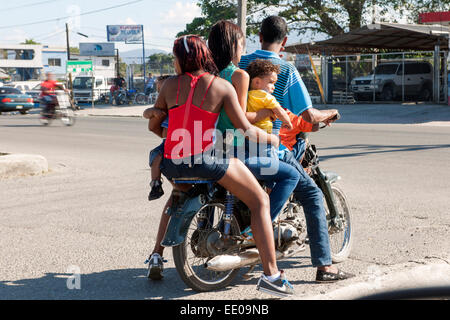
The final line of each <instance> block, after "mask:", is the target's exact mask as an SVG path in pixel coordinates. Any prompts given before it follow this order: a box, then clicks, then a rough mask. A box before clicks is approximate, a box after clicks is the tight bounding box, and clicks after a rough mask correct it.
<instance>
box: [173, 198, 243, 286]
mask: <svg viewBox="0 0 450 320" xmlns="http://www.w3.org/2000/svg"><path fill="white" fill-rule="evenodd" d="M224 209H225V207H224V206H223V205H222V204H207V205H205V206H203V207H202V208H201V209H200V210H199V211H198V212H197V213H196V215H195V216H194V218H193V219H192V222H191V224H190V226H189V231H188V234H187V236H186V240H185V242H183V243H182V244H180V245H179V246H176V247H174V248H173V259H174V262H175V266H176V268H177V271H178V274H179V275H180V277H181V279H182V280H183V281H184V283H186V284H187V285H188V286H189V287H191V288H192V289H194V290H195V291H199V292H202V291H212V290H218V289H221V288H224V287H226V286H227V285H229V284H230V283H231V281H233V279H234V278H235V277H236V276H237V274H238V272H239V269H234V270H230V271H224V272H217V271H212V270H208V269H206V267H205V265H206V262H207V261H208V260H210V259H211V258H213V257H215V256H217V255H219V254H223V253H228V254H231V253H233V252H232V249H228V250H227V249H225V247H226V246H224V245H223V242H222V240H221V229H222V223H223V221H222V215H223V213H224ZM231 234H232V235H236V236H237V235H239V234H240V231H239V225H238V222H237V221H236V219H234V216H233V220H232V223H231Z"/></svg>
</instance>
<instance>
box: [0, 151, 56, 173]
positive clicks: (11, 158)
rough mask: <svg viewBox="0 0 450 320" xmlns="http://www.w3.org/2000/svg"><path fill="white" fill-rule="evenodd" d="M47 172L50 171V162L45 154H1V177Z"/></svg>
mask: <svg viewBox="0 0 450 320" xmlns="http://www.w3.org/2000/svg"><path fill="white" fill-rule="evenodd" d="M46 172H48V162H47V159H45V158H44V157H43V156H40V155H33V154H8V155H3V156H0V179H8V178H13V177H24V176H35V175H40V174H43V173H46Z"/></svg>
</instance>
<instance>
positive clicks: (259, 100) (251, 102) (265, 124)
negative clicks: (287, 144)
mask: <svg viewBox="0 0 450 320" xmlns="http://www.w3.org/2000/svg"><path fill="white" fill-rule="evenodd" d="M279 106H280V104H279V103H278V101H277V99H276V98H275V97H274V96H273V95H271V94H270V93H268V92H266V91H264V90H250V91H249V93H248V100H247V111H248V112H256V111H259V110H261V109H273V108H276V107H279ZM253 125H254V126H256V127H258V128H261V129H263V130H264V131H266V132H267V133H272V127H273V124H272V121H271V120H270V117H267V118H265V119H263V120H261V121H258V122H257V123H254V124H253Z"/></svg>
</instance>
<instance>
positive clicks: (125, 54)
mask: <svg viewBox="0 0 450 320" xmlns="http://www.w3.org/2000/svg"><path fill="white" fill-rule="evenodd" d="M155 53H168V52H167V51H164V50H159V49H145V56H146V57H148V56H151V55H152V54H155ZM119 56H120V58H121V59H122V61H123V62H126V63H142V49H135V50H130V51H120V52H119Z"/></svg>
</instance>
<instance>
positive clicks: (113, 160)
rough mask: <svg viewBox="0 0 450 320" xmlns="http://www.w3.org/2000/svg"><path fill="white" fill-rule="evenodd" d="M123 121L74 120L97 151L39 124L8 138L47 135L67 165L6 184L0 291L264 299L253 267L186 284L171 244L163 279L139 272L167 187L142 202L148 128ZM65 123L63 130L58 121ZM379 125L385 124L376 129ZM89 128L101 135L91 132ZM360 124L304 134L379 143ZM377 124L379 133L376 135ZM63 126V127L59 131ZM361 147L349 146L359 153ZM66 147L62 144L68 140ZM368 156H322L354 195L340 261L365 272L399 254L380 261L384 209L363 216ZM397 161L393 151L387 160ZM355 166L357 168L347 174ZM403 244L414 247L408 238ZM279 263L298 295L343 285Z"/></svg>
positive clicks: (50, 148)
mask: <svg viewBox="0 0 450 320" xmlns="http://www.w3.org/2000/svg"><path fill="white" fill-rule="evenodd" d="M80 120H81V119H80ZM124 120H125V119H99V118H89V119H85V120H81V121H80V123H81V126H80V128H83V126H86V127H85V129H83V131H81V132H80V134H86V133H87V132H86V131H89V130H92V131H93V132H92V131H91V132H90V134H92V136H91V140H90V141H89V143H92V144H93V145H94V146H97V145H102V146H104V149H103V151H102V153H101V154H98V153H96V152H95V148H94V147H93V146H90V147H88V148H87V149H86V147H85V146H84V145H85V144H84V143H83V141H79V142H77V143H74V142H73V141H72V142H71V143H72V145H73V146H72V147H75V148H79V149H81V150H82V151H83V154H84V155H85V157H84V158H79V157H78V156H77V155H70V154H69V155H67V154H63V152H61V149H60V148H61V147H62V148H65V146H66V144H67V140H68V139H69V141H70V139H75V137H73V135H72V134H70V135H69V136H68V137H64V142H63V143H61V141H59V139H56V140H55V141H54V143H47V141H48V140H46V139H40V135H41V134H42V133H41V132H42V131H39V130H40V129H38V128H34V129H33V130H37V131H34V132H32V133H33V134H34V135H36V136H33V138H32V139H31V140H27V139H19V141H16V142H18V143H20V147H25V148H35V147H36V146H35V145H34V144H33V143H35V142H36V141H45V143H43V144H41V145H40V146H39V148H38V149H40V150H43V151H45V153H46V154H48V155H49V156H50V157H52V159H53V160H52V161H54V162H55V163H63V164H65V163H66V164H68V165H67V166H66V167H62V168H57V169H58V170H55V171H54V172H53V173H52V174H50V175H46V176H44V177H41V178H38V177H33V178H29V179H19V180H15V181H8V185H7V189H8V190H10V191H11V192H9V194H8V196H4V195H3V194H2V199H1V200H2V201H1V203H2V204H7V205H9V208H8V210H7V212H8V214H6V215H2V217H1V219H3V221H2V223H1V225H2V226H5V225H6V226H7V228H6V227H4V229H3V230H2V232H1V234H2V235H3V236H2V243H5V244H7V245H5V246H4V247H3V249H2V250H3V252H2V255H3V256H8V257H10V258H9V259H8V261H3V262H2V268H1V269H2V270H3V271H2V280H3V279H5V280H8V281H9V282H8V285H1V286H0V288H1V289H0V292H1V294H0V295H1V296H5V295H6V296H8V295H17V296H26V297H41V298H55V297H56V298H57V297H66V298H71V297H72V298H82V299H95V298H111V299H127V298H138V299H140V298H150V299H160V298H163V299H172V298H175V299H176V298H184V299H223V298H226V299H235V298H236V294H237V293H238V294H239V296H241V297H242V296H244V297H248V298H249V299H252V298H256V299H259V298H267V297H268V296H267V295H264V294H260V293H257V292H256V291H255V285H256V281H257V277H258V275H259V274H260V272H261V270H260V269H257V270H256V271H255V272H254V273H253V276H254V277H253V278H251V279H250V280H248V281H245V280H243V279H242V278H240V277H239V278H238V279H236V281H235V282H234V283H233V286H230V287H229V288H226V289H224V290H221V291H218V292H214V293H202V294H198V293H195V292H192V290H190V289H187V288H186V286H185V285H184V283H182V282H181V281H180V279H179V277H178V275H177V273H176V270H175V269H174V265H173V261H171V260H172V259H171V257H170V250H167V251H166V254H165V255H166V257H168V258H169V263H168V264H167V269H166V270H167V272H166V278H165V280H164V281H162V282H159V283H155V282H149V281H148V280H147V279H146V278H145V266H144V265H143V260H144V259H145V258H146V257H147V255H148V253H149V250H150V249H151V247H152V246H153V244H154V236H155V235H156V226H157V222H158V219H159V215H160V214H161V210H162V206H163V204H164V202H165V200H166V199H167V194H168V193H169V192H170V188H167V187H166V186H165V187H164V188H165V189H166V188H167V189H168V190H167V193H166V195H165V196H164V197H163V198H162V199H160V200H158V201H154V202H151V203H149V202H148V201H146V196H147V192H148V189H147V188H148V186H147V184H148V171H147V172H146V171H145V170H146V164H145V161H142V157H144V156H145V157H146V154H147V152H148V149H149V148H151V147H148V146H147V143H148V141H149V140H147V139H146V137H148V136H147V133H146V131H145V130H142V128H140V125H141V123H142V122H141V121H140V119H131V120H125V121H124ZM144 125H145V123H144ZM118 128H120V129H118ZM144 128H145V127H144ZM10 129H11V128H10ZM64 129H66V128H61V130H64ZM387 129H389V127H386V128H384V129H383V130H384V131H386V130H387ZM97 130H98V131H99V132H100V133H96V131H97ZM117 130H120V131H121V132H124V134H123V135H127V136H130V137H131V138H130V139H127V138H123V137H122V136H121V135H118V136H117V137H116V139H112V142H109V143H105V140H108V139H110V136H109V134H108V131H111V135H115V133H114V132H117ZM366 130H367V126H364V127H363V128H360V129H357V128H353V127H347V126H338V125H336V126H335V127H334V128H330V130H328V129H327V130H324V131H322V132H321V133H318V134H315V135H313V137H312V139H314V142H316V140H317V142H316V143H317V145H318V146H319V147H320V146H322V145H323V146H324V147H334V146H345V145H344V144H342V142H345V141H347V144H351V143H353V142H352V141H354V140H355V136H356V137H361V138H364V135H366V137H365V138H364V139H362V140H364V141H365V143H368V142H370V141H371V139H373V142H371V143H379V142H377V139H379V137H377V135H375V137H377V138H374V134H367V132H366ZM383 130H381V131H380V132H379V133H378V135H381V136H383V133H382V132H383ZM394 131H396V130H394ZM413 131H414V130H413ZM65 133H66V132H64V131H63V134H65ZM325 134H326V135H328V136H326V135H325ZM140 135H142V136H140ZM407 136H409V137H410V138H414V137H413V136H412V137H411V136H410V135H407ZM51 137H53V135H52V136H51ZM135 137H137V138H138V139H135ZM139 137H141V138H139ZM22 138H23V137H22ZM52 139H53V138H52ZM135 140H137V141H139V142H134V143H136V145H134V144H133V141H135ZM400 140H401V141H403V142H402V143H404V144H407V143H408V142H407V141H406V142H405V141H404V140H405V138H402V139H400ZM108 141H109V140H108ZM154 142H155V144H154V145H156V143H158V142H159V139H154ZM338 142H339V143H340V144H338ZM357 143H358V144H359V143H361V142H357ZM78 144H80V145H78ZM130 144H131V145H130ZM149 144H150V143H149ZM88 145H89V144H88ZM60 146H61V147H60ZM102 148H103V147H102ZM361 150H363V149H361ZM361 150H358V149H355V150H354V151H355V152H356V153H358V152H361ZM64 151H65V152H67V151H70V148H67V149H64ZM118 151H121V152H125V153H126V154H127V156H126V157H124V158H118V157H117V156H116V154H117V152H118ZM327 152H328V151H326V150H323V152H322V151H321V154H323V155H325V156H326V155H327ZM415 152H417V151H415ZM348 153H349V152H348V150H345V148H342V150H339V149H338V150H337V151H336V149H333V150H332V152H330V153H329V154H328V155H329V156H333V155H336V154H341V155H342V154H344V155H345V154H348ZM103 154H104V155H103ZM374 156H376V155H374V154H372V155H366V156H364V157H362V156H358V157H356V158H363V159H364V161H361V159H359V161H357V162H356V164H355V162H354V161H351V162H349V161H348V160H346V161H342V162H339V161H341V160H343V159H344V158H331V157H330V158H329V159H326V160H325V161H323V167H324V168H329V169H335V171H336V172H338V173H340V174H341V175H342V176H343V177H344V179H343V180H342V183H345V184H343V186H344V190H345V191H346V193H347V195H348V196H349V197H352V201H353V205H354V216H355V230H356V233H355V234H356V235H358V237H359V239H360V240H359V241H355V244H356V245H355V249H354V251H353V254H352V256H351V259H349V260H348V261H347V262H345V263H344V264H342V267H343V268H344V270H350V271H352V272H355V273H356V274H358V275H364V274H367V272H368V270H371V269H369V267H370V266H371V264H372V263H373V262H375V263H379V264H380V263H386V264H389V263H391V262H392V263H393V261H397V260H398V259H397V260H395V259H394V260H392V259H391V260H390V261H389V259H387V260H386V261H384V260H383V259H382V257H383V255H385V254H386V252H387V251H390V250H392V249H389V245H391V243H396V242H398V240H395V239H393V238H392V237H393V236H392V235H389V234H383V226H386V225H387V222H386V219H385V217H383V215H382V214H375V215H373V217H371V219H372V220H373V221H372V220H370V219H369V222H370V223H371V224H366V221H367V214H366V213H365V212H361V211H364V209H365V208H366V207H368V208H372V207H373V209H374V212H378V211H381V209H382V208H383V206H382V202H381V204H380V202H379V197H378V196H376V195H375V194H373V195H372V194H371V193H369V194H361V192H360V190H362V189H361V186H363V187H365V186H366V185H365V184H364V183H365V181H364V180H365V179H361V180H358V177H359V176H364V175H368V176H370V174H369V173H370V171H368V170H367V167H370V166H371V165H372V161H369V158H372V157H374ZM347 159H348V157H347ZM124 160H126V161H125V162H124ZM395 161H396V160H395V159H393V162H395ZM375 162H377V161H375ZM104 163H109V166H110V167H107V168H106V169H105V167H104V166H102V164H104ZM124 163H125V164H126V165H124ZM109 168H111V169H109ZM114 169H115V171H114ZM354 171H357V172H359V174H353V173H354ZM375 181H376V180H375ZM382 182H383V181H382ZM2 183H3V182H2ZM372 184H373V183H372ZM374 190H375V192H380V190H381V191H383V188H378V187H376V188H374ZM20 192H26V195H25V196H23V197H16V196H13V194H16V193H20ZM366 199H368V200H366ZM25 200H26V201H25ZM20 201H21V202H20ZM18 203H20V204H18ZM377 205H378V208H376V206H377ZM380 208H381V209H380ZM2 211H3V210H2ZM366 211H367V210H366ZM386 211H389V210H386ZM360 219H361V220H360ZM360 221H361V222H364V223H360ZM395 226H396V227H399V228H401V227H403V226H401V225H400V226H397V225H395ZM364 228H365V229H364ZM394 230H395V229H394ZM366 235H372V236H373V237H374V239H373V240H372V241H367V240H366V239H365V238H363V236H366ZM384 237H387V238H388V245H380V241H381V240H382V238H384ZM391 239H392V240H391ZM409 245H410V247H414V243H410V244H409ZM374 248H375V249H374ZM397 254H399V255H400V256H401V257H402V259H403V258H404V257H405V256H404V255H403V254H402V253H401V252H400V253H397ZM372 257H376V259H377V260H376V261H372V260H371V258H372ZM417 257H419V255H417ZM414 258H416V256H414ZM29 261H33V263H29ZM71 265H75V266H78V267H80V270H81V273H82V275H81V279H82V281H83V279H84V282H82V289H81V291H75V290H68V289H67V287H66V277H67V270H68V267H69V266H71ZM280 267H282V268H284V269H286V270H287V271H288V274H289V279H290V280H291V281H292V282H293V283H294V284H295V285H296V288H298V289H297V290H301V291H300V293H303V294H314V293H316V294H320V292H327V291H329V290H331V289H333V288H337V287H339V286H342V285H343V284H342V283H341V284H339V283H338V284H335V285H325V286H324V285H316V284H314V283H313V282H312V280H313V279H314V272H315V270H314V269H313V268H312V267H311V265H310V260H309V252H308V251H305V252H304V253H301V254H300V255H298V256H297V257H294V258H291V259H289V260H287V261H283V262H280ZM244 270H245V269H244ZM62 274H64V275H62ZM346 283H348V282H346ZM22 284H25V285H22ZM17 285H20V286H17ZM41 285H44V288H45V290H37V288H43V287H42V286H41Z"/></svg>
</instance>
